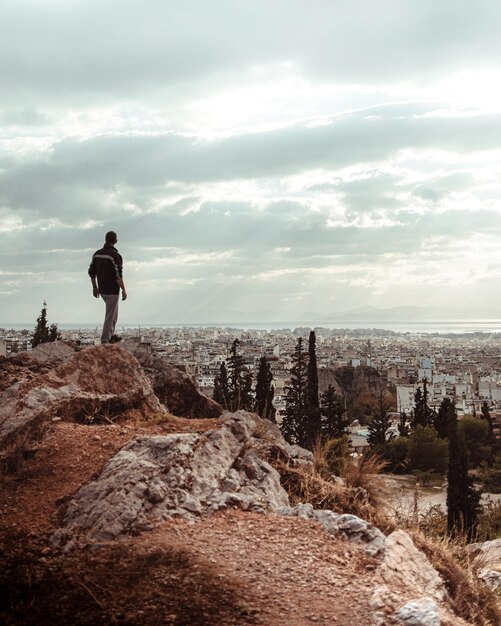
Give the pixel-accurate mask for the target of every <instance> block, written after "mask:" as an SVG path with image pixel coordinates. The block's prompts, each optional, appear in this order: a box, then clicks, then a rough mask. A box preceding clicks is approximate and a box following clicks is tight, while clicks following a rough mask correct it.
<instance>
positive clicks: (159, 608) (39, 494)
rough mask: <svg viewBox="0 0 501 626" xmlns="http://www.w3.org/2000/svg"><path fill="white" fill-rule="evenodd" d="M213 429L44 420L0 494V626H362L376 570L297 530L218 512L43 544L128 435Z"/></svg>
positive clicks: (278, 521)
mask: <svg viewBox="0 0 501 626" xmlns="http://www.w3.org/2000/svg"><path fill="white" fill-rule="evenodd" d="M218 422H219V420H206V419H204V420H193V419H180V418H170V419H168V420H167V421H165V422H163V423H160V424H148V423H147V422H143V423H141V424H139V425H130V424H129V425H121V426H116V425H100V426H97V425H90V426H84V425H78V424H72V423H65V422H55V423H53V424H52V425H51V427H50V429H49V430H48V432H47V433H46V434H45V436H44V438H43V440H42V441H40V442H38V443H37V444H36V447H35V448H34V449H33V450H32V451H31V452H30V453H29V454H28V455H27V456H28V458H27V459H26V460H25V463H24V465H23V467H22V469H21V471H20V473H19V474H18V475H16V476H4V477H3V478H2V484H1V485H0V487H1V495H0V512H1V520H2V521H1V529H0V534H1V536H0V540H1V541H0V622H2V623H5V624H7V625H14V624H16V625H20V624H23V625H31V624H33V625H34V624H37V625H40V626H44V625H45V624H46V625H49V624H51V625H55V626H59V625H61V626H62V625H63V624H64V625H65V626H67V625H68V624H74V625H86V626H87V625H93V624H125V625H128V626H133V625H138V626H143V625H144V626H146V625H156V624H172V625H186V626H188V625H197V624H207V625H212V624H214V625H216V624H217V625H218V626H226V625H230V624H236V625H240V624H242V625H243V624H256V625H262V626H267V625H270V626H271V625H272V624H273V625H278V626H280V625H282V624H283V625H285V624H291V625H292V626H300V625H301V626H303V625H304V624H309V623H317V624H340V625H343V624H344V625H348V624H349V625H350V626H351V625H353V624H357V625H358V624H360V625H364V624H370V617H369V616H370V610H369V596H370V594H371V592H372V586H371V578H372V576H373V569H374V567H375V561H373V560H372V559H371V558H369V557H368V556H366V555H365V554H364V553H362V552H361V551H360V550H358V549H357V548H356V547H354V546H352V545H350V544H349V543H347V542H344V541H339V540H334V539H332V538H329V537H328V536H327V535H326V534H325V533H324V532H323V531H322V530H321V529H320V527H319V526H317V525H316V524H313V523H311V522H308V521H303V520H297V519H290V518H282V517H278V516H273V515H258V514H253V513H243V512H241V511H226V512H225V513H220V514H217V515H213V516H211V517H207V518H204V519H202V520H201V521H199V522H197V523H195V524H190V523H187V522H184V521H180V520H175V521H170V522H166V523H164V524H162V525H161V526H159V527H157V528H155V529H154V530H153V531H151V532H146V533H143V534H142V535H140V536H138V537H132V538H130V539H128V540H126V541H123V542H119V543H115V544H113V545H111V544H102V545H96V544H93V545H89V546H87V547H85V548H81V549H78V550H75V551H72V552H69V553H68V554H61V553H59V552H55V551H53V550H52V549H51V548H50V547H49V545H48V537H49V535H50V533H51V531H52V530H53V529H55V528H56V527H57V525H58V522H59V519H60V513H61V510H62V508H63V507H64V502H65V501H66V500H67V499H68V498H69V497H70V496H71V495H72V494H73V493H75V491H76V490H77V489H78V488H79V487H80V485H81V484H83V483H85V482H87V481H88V480H90V479H91V478H92V477H93V476H95V475H97V473H99V472H100V470H101V469H102V467H103V465H104V463H105V462H106V460H107V459H108V458H109V457H110V456H112V455H113V454H114V453H115V452H116V451H117V450H118V449H119V448H120V447H122V446H123V445H124V444H125V443H126V442H127V441H128V440H130V439H131V438H132V437H133V436H136V435H144V434H156V433H166V432H189V431H196V432H201V431H204V430H207V429H210V428H214V426H215V425H216V424H217V423H218Z"/></svg>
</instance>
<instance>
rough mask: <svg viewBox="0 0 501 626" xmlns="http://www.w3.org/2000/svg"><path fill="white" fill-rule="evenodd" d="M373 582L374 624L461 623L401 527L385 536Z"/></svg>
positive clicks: (422, 625)
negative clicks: (379, 562) (381, 558)
mask: <svg viewBox="0 0 501 626" xmlns="http://www.w3.org/2000/svg"><path fill="white" fill-rule="evenodd" d="M375 582H376V588H375V591H374V595H373V597H372V608H373V610H374V624H375V625H376V626H383V625H384V626H386V625H395V626H404V625H405V626H441V625H443V626H445V624H458V625H459V624H464V622H463V621H462V620H461V619H459V618H458V617H457V616H455V615H454V614H453V612H452V610H451V607H450V603H449V597H448V594H447V591H446V589H445V585H444V581H443V580H442V578H441V577H440V575H439V574H438V572H437V571H436V570H435V568H434V567H433V566H432V564H431V563H430V562H429V560H428V558H427V557H426V555H425V554H424V553H423V552H421V551H420V550H418V549H417V547H416V546H415V544H414V542H413V541H412V539H411V537H410V536H409V535H408V534H407V533H405V532H404V531H403V530H396V531H394V532H393V533H391V534H390V535H389V536H388V537H386V541H385V549H384V554H383V560H382V562H381V564H380V566H379V568H378V570H377V573H376V579H375Z"/></svg>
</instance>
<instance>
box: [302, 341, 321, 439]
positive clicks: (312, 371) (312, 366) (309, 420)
mask: <svg viewBox="0 0 501 626" xmlns="http://www.w3.org/2000/svg"><path fill="white" fill-rule="evenodd" d="M321 430H322V422H321V415H320V401H319V397H318V369H317V352H316V336H315V331H313V330H312V331H310V336H309V340H308V374H307V384H306V422H305V436H306V441H305V447H307V448H313V445H314V443H315V441H316V440H317V439H318V437H319V436H320V433H321Z"/></svg>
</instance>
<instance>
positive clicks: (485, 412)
mask: <svg viewBox="0 0 501 626" xmlns="http://www.w3.org/2000/svg"><path fill="white" fill-rule="evenodd" d="M481 419H483V420H485V421H486V422H487V424H488V426H489V446H490V454H489V460H488V462H489V465H492V464H493V463H494V457H495V456H496V449H497V440H496V435H495V433H494V425H493V423H492V416H491V412H490V410H489V405H488V404H487V402H485V401H484V402H482V409H481Z"/></svg>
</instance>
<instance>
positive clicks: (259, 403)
mask: <svg viewBox="0 0 501 626" xmlns="http://www.w3.org/2000/svg"><path fill="white" fill-rule="evenodd" d="M272 383H273V374H272V372H271V367H270V364H269V362H268V361H267V360H266V357H264V356H262V357H261V358H260V359H259V370H258V373H257V380H256V404H255V408H254V410H255V411H256V413H257V414H258V415H259V416H260V417H262V418H263V419H269V420H271V421H272V422H274V421H275V412H276V411H275V407H274V406H273V397H274V395H275V388H274V387H273V384H272Z"/></svg>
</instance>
